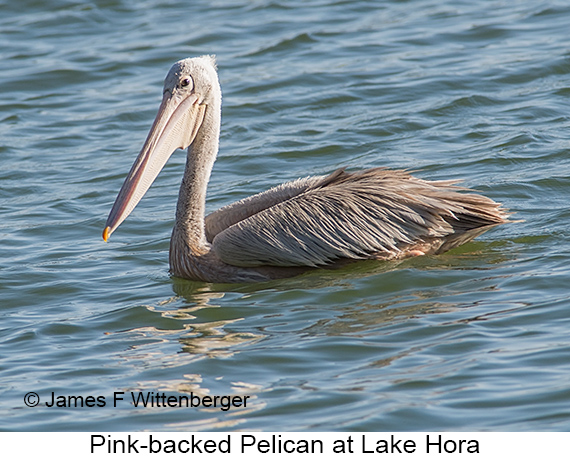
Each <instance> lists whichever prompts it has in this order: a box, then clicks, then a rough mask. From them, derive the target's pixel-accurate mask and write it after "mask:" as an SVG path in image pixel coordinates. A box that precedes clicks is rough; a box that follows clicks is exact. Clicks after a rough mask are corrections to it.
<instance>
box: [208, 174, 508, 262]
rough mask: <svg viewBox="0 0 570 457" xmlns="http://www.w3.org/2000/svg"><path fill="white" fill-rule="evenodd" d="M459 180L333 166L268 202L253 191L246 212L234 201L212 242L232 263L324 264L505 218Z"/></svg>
mask: <svg viewBox="0 0 570 457" xmlns="http://www.w3.org/2000/svg"><path fill="white" fill-rule="evenodd" d="M456 183H457V181H424V180H421V179H418V178H414V177H412V176H411V175H410V174H408V173H407V172H406V171H402V170H386V169H380V168H376V169H371V170H366V171H364V172H361V173H347V172H345V171H344V170H342V169H341V170H337V171H336V172H334V173H333V174H331V175H329V176H327V177H324V178H323V177H318V178H309V181H306V182H304V184H303V185H301V186H300V187H301V188H302V189H301V190H300V191H299V192H297V193H295V192H291V194H292V195H291V197H289V198H286V199H284V200H283V201H279V202H278V203H277V204H273V205H270V204H269V203H270V201H271V199H272V198H271V196H276V195H277V193H272V192H276V191H275V190H270V191H267V193H264V194H265V196H263V195H264V194H259V195H258V196H254V197H251V198H252V201H255V199H256V198H258V199H259V200H258V203H262V202H263V204H260V205H258V208H256V210H255V211H250V213H251V215H249V216H248V214H247V211H245V210H244V207H245V206H246V201H242V202H239V203H238V207H236V208H235V209H238V208H239V210H238V211H234V210H232V211H230V212H229V213H228V214H233V215H234V219H235V220H236V222H232V223H231V224H228V223H226V224H225V225H226V227H225V228H224V227H222V225H223V224H222V225H219V228H220V230H219V231H218V232H217V233H216V234H215V236H213V239H212V249H213V251H214V253H215V254H216V255H217V256H218V257H219V258H220V259H221V260H222V261H223V262H225V263H227V264H230V265H235V266H242V267H255V266H262V265H274V266H322V265H326V264H330V263H332V262H334V261H335V260H337V259H341V258H348V259H366V258H393V257H395V256H397V253H398V252H401V251H402V250H403V249H406V248H410V247H411V246H414V245H418V244H420V243H426V242H430V241H433V240H434V239H435V240H445V239H446V238H449V239H455V240H457V239H458V238H462V239H461V242H465V240H466V239H469V238H472V237H474V236H477V235H479V234H480V233H482V231H484V229H485V230H486V229H488V228H490V227H491V226H492V225H495V224H501V223H504V222H505V220H506V217H507V216H506V213H505V212H504V211H503V210H502V209H500V208H499V206H500V205H498V204H497V203H495V202H493V201H492V200H490V199H488V198H486V197H484V196H481V195H478V194H473V193H464V192H459V191H460V190H463V189H461V188H458V187H457V186H455V184H456ZM305 184H306V185H305ZM293 188H295V189H296V188H297V187H295V186H291V189H293ZM276 189H277V188H276ZM281 194H282V193H281ZM246 200H247V199H246ZM242 205H243V207H242ZM263 206H265V208H262V209H260V210H258V209H259V208H261V207H263ZM238 213H239V217H237V214H238ZM221 214H222V213H220V216H216V217H220V218H221ZM242 216H243V217H242ZM216 217H214V219H211V222H213V221H215V218H216ZM227 221H230V219H229V218H228V219H227ZM212 225H214V224H212ZM470 232H472V233H473V235H472V236H470V235H468V234H469V233H470ZM465 234H467V235H465ZM442 243H443V241H442ZM442 243H440V244H439V245H440V246H441V244H442ZM454 244H456V243H454V242H451V245H450V247H452V246H453V245H454Z"/></svg>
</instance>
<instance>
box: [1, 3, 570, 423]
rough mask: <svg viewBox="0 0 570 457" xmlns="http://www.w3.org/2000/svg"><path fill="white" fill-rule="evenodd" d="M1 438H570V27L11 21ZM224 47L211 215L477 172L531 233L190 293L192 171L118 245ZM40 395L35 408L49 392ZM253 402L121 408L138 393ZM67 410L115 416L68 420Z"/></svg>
mask: <svg viewBox="0 0 570 457" xmlns="http://www.w3.org/2000/svg"><path fill="white" fill-rule="evenodd" d="M0 11H1V14H0V46H1V49H2V59H0V120H1V122H0V138H2V141H1V143H0V157H1V164H0V193H1V194H0V195H1V200H0V201H1V205H0V227H1V231H0V240H1V241H0V278H1V279H0V303H1V310H2V325H1V330H0V343H1V348H2V350H1V357H0V395H1V397H2V403H3V406H2V411H0V429H2V430H22V431H40V430H42V431H47V430H107V431H111V430H114V431H117V430H129V431H136V430H193V431H197V430H215V431H220V430H278V431H287V430H289V431H291V430H345V431H351V430H355V431H356V430H358V431H383V430H400V431H406V430H408V431H412V430H414V431H415V430H426V429H429V430H452V431H459V430H502V431H520V430H554V431H561V430H566V431H567V430H568V429H569V428H570V387H569V386H570V355H569V354H570V351H569V349H570V348H569V345H570V343H569V341H570V338H569V336H570V330H569V329H570V307H569V304H570V300H569V295H570V294H569V289H568V284H569V281H570V274H569V273H568V270H569V266H570V249H569V247H568V239H569V231H568V226H569V224H568V219H569V217H570V211H569V210H568V197H567V195H568V193H569V191H570V179H569V177H568V176H569V175H570V160H569V157H570V156H569V154H568V152H569V144H570V143H569V140H568V138H569V135H568V132H569V131H570V129H569V127H570V118H569V115H568V112H569V103H568V96H569V95H570V82H569V81H570V38H569V35H568V32H567V26H568V23H570V7H569V6H568V5H567V3H566V2H562V1H559V2H556V1H542V2H528V1H509V2H502V1H483V0H479V1H472V0H470V1H468V2H467V1H466V2H457V1H439V0H437V1H436V0H431V1H430V0H424V1H420V0H410V1H390V2H373V1H352V0H351V1H333V0H322V1H314V2H302V1H297V2H295V1H291V2H285V1H261V0H259V1H249V0H248V1H246V0H242V1H239V0H235V1H217V2H211V1H197V2H191V4H190V2H182V1H167V0H162V1H160V0H147V1H143V2H127V1H124V0H123V1H121V0H107V1H93V2H80V1H66V0H49V1H41V2H40V1H32V0H30V1H19V2H13V1H8V0H5V1H0ZM201 54H216V55H217V56H218V63H219V73H220V80H221V84H222V88H223V91H224V106H223V125H222V137H221V149H220V156H219V159H218V162H217V163H216V166H215V168H214V172H213V176H212V181H211V184H210V187H209V196H208V210H214V209H216V208H218V207H220V206H222V205H224V204H227V203H230V202H232V201H234V200H236V199H238V198H242V197H245V196H247V195H250V194H252V193H255V192H259V191H261V190H264V189H266V188H268V187H270V186H272V185H276V184H278V183H280V182H283V181H286V180H290V179H294V178H297V177H301V176H306V175H308V174H322V173H327V172H330V171H332V170H334V169H336V168H338V167H341V166H346V167H349V168H351V169H360V168H365V167H370V166H387V167H393V168H413V169H415V170H418V171H417V172H416V173H417V174H418V175H419V176H421V177H425V178H433V179H441V178H463V179H465V182H466V185H468V186H470V187H473V188H476V189H478V190H479V191H481V192H483V193H484V194H486V195H488V196H490V197H491V198H494V199H496V200H498V201H501V202H503V203H504V204H505V206H507V207H509V208H511V209H512V210H513V211H515V212H516V216H515V218H518V219H524V220H525V222H523V223H519V224H511V225H507V226H503V227H500V228H497V229H495V230H493V231H491V232H488V233H487V234H485V235H484V236H482V237H481V238H479V239H478V240H477V241H476V242H473V243H471V244H469V245H466V246H464V247H461V248H460V249H457V250H455V251H452V252H450V253H448V254H446V255H442V256H439V257H428V258H419V259H411V260H407V261H404V262H400V263H389V264H378V263H375V262H367V263H360V264H357V265H353V266H351V267H349V268H347V269H344V270H342V271H338V272H327V273H320V272H319V273H314V274H309V275H305V276H302V277H299V278H294V279H290V280H286V281H275V282H272V283H269V284H257V285H211V284H204V283H195V282H190V281H183V280H179V279H175V278H171V277H169V275H168V271H167V270H168V265H167V263H168V259H167V258H168V243H169V237H170V231H171V227H172V222H173V214H174V205H175V201H176V197H177V193H178V186H179V182H180V178H181V172H182V164H183V162H184V154H183V153H178V154H175V155H174V156H173V158H172V159H171V161H170V162H169V164H168V165H167V166H166V168H165V169H164V170H163V172H162V174H161V175H160V177H159V179H158V180H157V182H156V183H155V185H154V186H153V188H152V189H151V190H150V191H149V193H148V195H147V196H146V198H145V199H144V200H143V201H142V202H141V204H140V205H139V207H138V208H137V210H136V211H135V212H134V213H133V214H132V215H131V217H130V218H129V219H128V220H127V221H126V222H125V223H124V224H123V225H122V226H121V228H120V229H119V230H118V231H117V232H116V233H115V234H114V235H113V237H112V239H111V242H110V243H108V244H105V243H103V241H102V240H101V231H102V229H103V227H104V223H105V219H106V217H107V214H108V212H109V210H110V208H111V205H112V203H113V200H114V198H115V195H116V193H117V191H118V189H119V187H120V185H121V183H122V180H123V179H124V176H125V175H126V173H127V171H128V170H129V167H130V165H131V163H132V161H133V160H134V157H135V155H136V154H137V153H138V150H139V149H140V146H141V145H142V142H143V141H144V138H145V136H146V133H147V131H148V128H149V127H150V124H151V122H152V119H153V117H154V114H155V112H156V109H157V108H158V104H159V101H160V97H161V87H162V80H163V78H164V76H165V74H166V72H167V71H168V69H169V68H170V65H171V64H172V63H173V62H174V61H176V60H178V59H180V58H184V57H187V56H196V55H201ZM30 391H34V392H37V393H38V394H39V396H40V397H41V403H40V405H39V406H37V407H35V408H29V407H26V406H25V405H24V394H25V393H26V392H30ZM121 391H122V392H125V395H126V396H128V395H130V393H131V392H134V393H137V392H159V393H167V394H180V393H185V394H189V392H194V393H196V394H199V395H204V394H208V393H209V394H210V395H249V396H250V399H249V403H248V405H247V408H234V409H232V410H229V411H222V410H220V409H215V410H212V409H211V408H210V409H192V408H182V409H179V408H156V407H155V408H150V407H149V408H141V407H138V408H135V407H134V406H133V405H132V404H130V402H128V401H123V402H122V404H120V405H119V406H118V407H116V408H113V407H112V398H113V393H114V392H121ZM51 392H55V395H82V396H89V395H93V396H95V397H97V396H104V397H105V398H106V399H107V404H106V406H105V407H90V408H88V407H84V408H48V407H46V406H45V402H46V401H48V400H49V398H50V395H51Z"/></svg>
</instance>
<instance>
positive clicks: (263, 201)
mask: <svg viewBox="0 0 570 457" xmlns="http://www.w3.org/2000/svg"><path fill="white" fill-rule="evenodd" d="M324 178H325V176H309V177H307V178H301V179H297V180H295V181H289V182H286V183H283V184H281V185H279V186H276V187H273V188H271V189H269V190H266V191H265V192H261V193H259V194H255V195H252V196H251V197H247V198H244V199H242V200H239V201H237V202H235V203H232V204H230V205H227V206H224V207H222V208H220V209H219V210H217V211H214V212H213V213H211V214H209V215H208V216H207V217H206V219H205V221H204V225H205V230H206V238H207V240H208V241H209V242H210V243H211V242H212V240H213V239H214V237H215V236H216V235H218V234H219V233H221V232H222V231H224V230H226V229H227V228H228V227H231V226H232V225H234V224H237V223H238V222H240V221H242V220H244V219H247V218H249V217H251V216H253V215H254V214H257V213H259V212H261V211H264V210H266V209H268V208H270V207H273V206H276V205H278V204H279V203H282V202H284V201H286V200H289V199H291V198H294V197H296V196H297V195H299V194H302V193H304V192H306V191H307V190H308V189H310V188H312V187H315V186H317V185H318V184H320V183H321V182H322V181H323V179H324Z"/></svg>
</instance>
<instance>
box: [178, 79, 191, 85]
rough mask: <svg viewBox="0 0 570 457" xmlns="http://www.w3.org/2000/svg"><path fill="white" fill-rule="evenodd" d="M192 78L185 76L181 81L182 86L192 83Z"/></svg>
mask: <svg viewBox="0 0 570 457" xmlns="http://www.w3.org/2000/svg"><path fill="white" fill-rule="evenodd" d="M190 82H191V81H190V78H184V79H183V80H182V81H180V87H188V86H189V85H190Z"/></svg>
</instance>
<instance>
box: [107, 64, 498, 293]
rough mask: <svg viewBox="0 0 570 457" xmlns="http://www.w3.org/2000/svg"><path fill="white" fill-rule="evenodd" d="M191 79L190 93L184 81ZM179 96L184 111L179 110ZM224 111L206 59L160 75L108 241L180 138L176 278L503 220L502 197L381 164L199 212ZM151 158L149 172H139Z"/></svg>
mask: <svg viewBox="0 0 570 457" xmlns="http://www.w3.org/2000/svg"><path fill="white" fill-rule="evenodd" d="M189 80H191V81H192V90H191V91H190V90H188V89H186V90H185V89H184V88H186V87H187V86H188V85H189V83H188V84H186V83H187V82H188V81H189ZM182 105H184V106H183V108H184V110H188V111H184V112H181V108H180V107H181V106H182ZM186 107H189V108H186ZM179 108H180V109H179ZM220 116H221V91H220V89H219V83H218V80H217V74H216V71H215V63H214V61H213V59H212V58H211V57H209V56H206V57H200V58H196V59H185V60H182V61H180V62H177V63H176V64H175V65H174V66H173V68H172V69H171V71H170V72H169V74H168V76H167V78H166V81H165V98H164V99H163V103H162V105H161V109H160V110H159V114H158V115H157V120H156V121H155V124H154V125H153V129H152V130H151V132H150V133H149V138H147V142H146V143H145V146H143V150H142V151H141V154H140V155H139V158H138V159H137V162H135V165H134V166H133V169H132V170H131V173H129V176H128V177H127V180H126V181H125V184H124V185H123V189H121V193H120V194H119V197H118V198H117V201H116V202H115V206H114V207H113V210H112V211H111V214H110V215H109V219H108V221H107V227H106V229H105V232H104V235H103V236H104V238H105V239H107V238H108V236H109V235H110V234H111V233H112V231H114V230H115V229H116V227H117V226H118V225H119V224H120V223H121V222H122V220H124V218H126V217H127V215H128V213H129V212H130V211H131V210H132V208H134V206H135V205H136V203H138V201H139V200H140V198H142V194H144V192H146V189H148V187H149V186H150V183H151V182H152V180H154V176H156V174H157V173H158V171H157V170H156V168H152V165H146V163H147V162H148V163H152V162H153V161H154V160H156V161H157V162H160V164H161V165H160V167H161V166H162V165H163V164H164V162H165V161H166V159H167V158H168V156H169V155H170V154H171V153H172V150H171V149H173V148H176V147H188V158H187V164H186V169H185V173H184V178H183V180H182V185H181V188H180V195H179V200H178V206H177V211H176V222H175V226H174V230H173V234H172V241H171V248H170V265H171V271H172V273H173V274H174V275H176V276H181V277H185V278H189V279H197V280H203V281H210V282H241V281H260V280H268V279H272V278H281V277H287V276H291V275H294V274H299V273H301V272H303V271H306V270H307V269H310V268H315V267H330V266H331V265H335V264H336V263H339V262H341V263H342V262H346V261H351V260H359V259H380V260H391V259H401V258H405V257H410V256H417V255H423V254H439V253H441V252H444V251H446V250H448V249H451V248H453V247H455V246H458V245H460V244H462V243H465V242H467V241H469V240H471V239H473V238H474V237H476V236H478V235H480V234H481V233H483V232H485V231H486V230H488V229H489V228H491V227H493V226H495V225H498V224H502V223H505V222H507V217H508V215H507V213H506V211H505V210H504V209H502V208H501V207H500V204H498V203H496V202H494V201H493V200H491V199H489V198H487V197H484V196H482V195H478V194H475V193H469V192H465V190H466V189H463V188H461V187H458V186H457V185H456V184H457V182H458V181H426V180H422V179H418V178H415V177H413V176H411V175H410V174H409V173H408V172H407V171H403V170H387V169H383V168H374V169H369V170H365V171H361V172H355V173H350V172H347V171H345V170H344V169H340V170H337V171H335V172H334V173H332V174H330V175H328V176H314V177H308V178H303V179H299V180H296V181H292V182H289V183H285V184H282V185H280V186H277V187H274V188H272V189H270V190H268V191H265V192H262V193H260V194H257V195H254V196H251V197H248V198H246V199H243V200H240V201H238V202H236V203H233V204H231V205H228V206H226V207H223V208H221V209H220V210H218V211H216V212H214V213H212V214H210V215H209V216H208V217H206V218H205V219H204V208H205V198H206V187H207V183H208V180H209V176H210V172H211V170H212V167H213V164H214V160H215V157H216V155H217V150H218V138H219V128H220ZM164 132H167V133H168V136H169V138H166V139H165V138H164V136H165V135H167V133H164ZM184 132H190V133H184ZM176 134H178V135H179V137H176V136H175V135H176ZM164 144H166V145H167V146H163V145H164ZM155 149H156V151H155ZM154 157H159V158H158V159H154ZM165 157H166V159H165ZM140 164H143V165H140ZM147 166H148V167H149V168H150V169H151V171H148V174H149V175H151V178H148V177H147V176H146V175H145V173H147V171H146V169H145V167H147ZM149 181H150V182H149ZM140 188H142V189H140Z"/></svg>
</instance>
